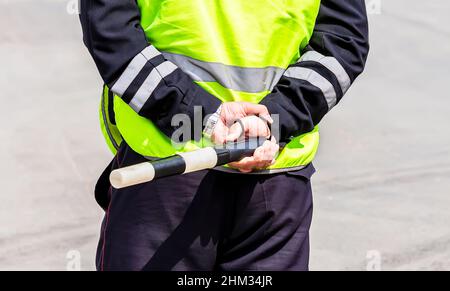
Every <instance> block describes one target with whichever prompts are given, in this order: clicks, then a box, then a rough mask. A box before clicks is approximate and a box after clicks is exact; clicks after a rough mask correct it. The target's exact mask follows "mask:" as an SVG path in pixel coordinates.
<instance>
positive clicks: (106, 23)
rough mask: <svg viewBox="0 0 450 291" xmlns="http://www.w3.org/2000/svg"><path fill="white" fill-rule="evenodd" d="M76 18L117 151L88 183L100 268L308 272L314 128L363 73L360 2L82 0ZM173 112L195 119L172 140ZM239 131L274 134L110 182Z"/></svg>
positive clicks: (363, 23)
mask: <svg viewBox="0 0 450 291" xmlns="http://www.w3.org/2000/svg"><path fill="white" fill-rule="evenodd" d="M81 23H82V27H83V33H84V42H85V44H86V46H87V48H88V50H89V52H90V53H91V55H92V57H93V59H94V61H95V63H96V65H97V68H98V70H99V72H100V75H101V76H102V78H103V80H104V82H105V86H104V89H103V95H102V102H101V107H100V113H101V114H100V115H101V127H102V130H103V133H104V135H105V138H106V142H107V144H108V145H109V147H110V149H111V150H112V151H113V153H114V154H115V158H114V159H113V161H112V162H111V164H110V165H109V166H108V168H107V170H106V171H105V173H103V175H102V177H101V178H100V179H99V182H98V184H97V187H96V198H97V201H98V202H99V204H100V205H101V206H102V207H103V208H104V209H105V211H106V214H105V219H104V221H103V225H102V230H101V237H100V242H99V246H98V252H97V267H98V269H99V270H307V269H308V261H309V228H310V224H311V218H312V191H311V183H310V178H311V175H312V174H313V173H314V168H313V166H312V164H311V163H312V161H313V159H314V156H315V154H316V151H317V148H318V145H319V130H318V124H319V122H320V121H321V120H322V118H323V117H324V116H325V115H326V114H327V113H328V112H329V111H330V110H331V109H332V108H333V107H334V106H335V105H336V104H337V103H338V102H339V101H340V100H341V98H342V97H343V96H344V94H345V93H346V91H347V90H348V89H349V87H350V86H351V84H352V83H353V82H354V81H355V79H356V78H357V76H358V75H359V74H360V73H361V72H362V71H363V69H364V65H365V61H366V58H367V55H368V50H369V46H368V25H367V16H366V9H365V4H364V0H349V1H338V0H322V1H320V0H289V1H281V0H255V1H247V0H211V1H199V0H82V1H81ZM180 115H183V116H186V117H187V118H188V119H190V120H194V116H196V115H200V116H206V119H205V123H204V124H201V127H202V128H201V130H200V132H201V133H202V134H200V136H199V134H198V131H196V130H195V126H192V132H190V133H189V134H188V136H189V137H190V138H189V139H188V140H187V141H185V142H184V143H183V146H182V147H181V148H180V147H176V146H174V143H172V141H171V138H172V136H173V135H174V133H175V132H176V131H177V129H179V128H178V126H173V124H174V123H173V119H174V117H176V116H180ZM271 125H272V126H271ZM273 125H277V126H276V127H275V128H274V126H273ZM196 132H197V133H196ZM275 132H276V134H275ZM242 134H244V135H245V136H264V137H271V136H276V138H275V137H271V138H269V139H268V141H266V142H265V143H264V145H263V146H261V147H260V148H258V149H257V151H256V152H255V154H254V156H253V157H249V158H245V159H243V160H242V161H239V162H236V163H233V164H231V165H228V166H226V167H220V168H216V169H214V170H210V171H202V172H197V173H192V174H188V175H183V176H176V177H169V178H164V179H160V180H156V181H154V182H151V183H147V184H144V185H139V186H134V187H130V188H126V189H121V190H116V189H113V188H112V187H111V186H110V185H109V183H108V180H107V176H108V173H109V172H110V171H111V170H113V169H116V168H118V167H123V166H127V165H132V164H135V163H139V162H142V161H145V160H146V159H152V158H161V157H167V156H170V155H173V154H174V153H176V152H179V151H189V150H192V149H195V148H196V147H201V146H202V144H204V143H203V141H204V140H210V141H212V142H214V143H218V144H221V143H224V142H227V141H233V140H236V139H237V138H239V137H240V136H241V135H242Z"/></svg>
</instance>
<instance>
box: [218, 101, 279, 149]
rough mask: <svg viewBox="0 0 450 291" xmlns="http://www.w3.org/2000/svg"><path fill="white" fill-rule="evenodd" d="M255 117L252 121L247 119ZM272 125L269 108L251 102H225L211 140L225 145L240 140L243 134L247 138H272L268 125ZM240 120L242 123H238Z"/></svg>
mask: <svg viewBox="0 0 450 291" xmlns="http://www.w3.org/2000/svg"><path fill="white" fill-rule="evenodd" d="M249 116H253V117H252V118H251V119H246V117H249ZM256 116H260V117H262V118H263V119H264V120H266V121H267V122H269V123H272V122H273V121H272V118H271V117H270V114H269V111H268V110H267V107H266V106H264V105H260V104H253V103H249V102H225V103H223V104H222V106H221V109H220V115H219V120H218V122H217V124H216V125H215V126H214V130H213V132H212V134H211V140H212V141H213V142H214V143H216V144H224V143H225V142H228V141H233V140H236V139H238V138H239V137H240V136H241V135H242V134H244V133H245V134H246V135H247V136H270V131H268V130H269V128H268V126H267V123H266V122H264V120H263V119H261V118H257V117H256ZM238 120H240V122H237V121H238Z"/></svg>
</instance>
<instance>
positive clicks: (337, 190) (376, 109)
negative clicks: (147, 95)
mask: <svg viewBox="0 0 450 291" xmlns="http://www.w3.org/2000/svg"><path fill="white" fill-rule="evenodd" d="M368 2H370V1H368ZM68 3H70V1H63V0H59V1H57V0H53V1H50V0H40V1H32V0H14V1H7V0H0V27H2V28H3V29H2V31H1V32H0V88H1V90H0V100H1V102H2V106H1V107H0V124H1V125H0V161H1V164H0V183H1V184H0V185H1V187H2V189H1V191H0V269H2V270H6V269H14V270H24V269H37V270H65V269H66V268H67V266H68V265H69V267H73V266H74V265H73V264H71V262H73V260H71V259H70V258H73V257H72V256H73V255H75V257H76V256H78V255H79V256H80V258H81V268H82V269H84V270H89V269H93V268H94V254H95V248H96V243H97V239H98V234H99V224H100V222H101V217H102V212H101V211H100V210H99V208H98V207H97V205H96V204H95V201H94V199H93V197H92V190H93V185H94V183H95V180H96V178H97V176H98V175H99V173H100V171H101V170H102V169H103V167H104V166H105V165H106V164H107V162H108V161H109V159H110V158H111V156H110V154H109V152H108V150H107V148H106V146H105V145H104V143H103V140H102V137H101V134H100V130H99V127H98V121H97V116H98V103H99V94H100V90H101V80H100V78H99V76H98V74H97V72H96V70H95V66H94V64H93V62H92V61H91V59H90V57H89V56H88V54H87V53H86V50H85V49H84V47H83V45H82V42H81V33H80V28H79V23H78V18H77V16H76V15H72V14H70V13H68V11H67V4H68ZM381 5H382V6H381V13H380V14H377V13H372V14H371V15H370V23H371V44H372V50H371V56H370V58H369V62H368V65H367V69H366V72H365V73H364V75H363V76H362V77H361V78H360V79H359V80H358V81H357V82H356V84H355V85H354V86H353V88H352V89H351V90H350V91H349V93H348V94H347V96H346V97H345V98H344V100H343V101H342V103H341V104H340V105H339V106H338V107H337V108H336V109H335V110H333V112H332V113H330V114H329V116H328V117H327V118H326V120H325V121H324V122H323V123H322V126H321V127H322V144H321V147H320V152H319V155H318V158H317V161H316V163H315V165H316V168H317V169H318V173H317V174H316V175H315V177H314V190H315V217H314V221H313V225H312V250H311V269H313V270H329V269H330V270H365V269H367V268H369V269H378V268H381V269H383V270H404V269H406V270H422V269H424V270H450V227H449V221H450V211H449V209H450V190H449V187H450V134H449V133H450V130H449V129H448V125H449V124H450V113H449V108H450V98H449V93H448V89H447V85H448V84H449V81H450V78H449V77H450V58H449V56H450V20H449V19H448V11H450V2H448V1H445V0H430V1H425V2H424V1H418V0H390V1H381ZM69 10H70V9H69ZM375 10H376V9H375ZM375 10H374V11H375ZM375 12H376V11H375Z"/></svg>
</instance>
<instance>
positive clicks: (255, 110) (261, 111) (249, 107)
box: [242, 102, 273, 123]
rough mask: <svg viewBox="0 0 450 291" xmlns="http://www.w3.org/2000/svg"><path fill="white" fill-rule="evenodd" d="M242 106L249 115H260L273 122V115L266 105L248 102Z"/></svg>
mask: <svg viewBox="0 0 450 291" xmlns="http://www.w3.org/2000/svg"><path fill="white" fill-rule="evenodd" d="M242 106H243V108H244V111H245V113H246V114H247V115H259V116H261V117H263V118H264V119H266V120H267V121H268V122H269V123H273V120H272V117H271V116H270V113H269V110H268V109H267V107H266V106H264V105H261V104H253V103H248V102H245V103H242Z"/></svg>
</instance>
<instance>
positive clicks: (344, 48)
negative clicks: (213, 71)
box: [80, 0, 369, 141]
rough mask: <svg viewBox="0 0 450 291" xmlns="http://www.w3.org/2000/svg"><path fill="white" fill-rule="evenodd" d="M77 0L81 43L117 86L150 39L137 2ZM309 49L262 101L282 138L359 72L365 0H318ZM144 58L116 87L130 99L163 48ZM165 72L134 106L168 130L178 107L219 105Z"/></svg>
mask: <svg viewBox="0 0 450 291" xmlns="http://www.w3.org/2000/svg"><path fill="white" fill-rule="evenodd" d="M80 4H81V6H80V8H81V9H80V10H81V15H80V19H81V24H82V28H83V35H84V42H85V44H86V46H87V48H88V50H89V52H90V53H91V55H92V57H93V59H94V61H95V63H96V65H97V68H98V70H99V72H100V75H101V76H102V78H103V80H104V82H105V84H106V85H107V86H108V87H109V88H114V85H115V83H116V82H117V80H118V79H120V77H121V76H122V74H124V71H125V70H126V69H127V68H129V67H130V66H132V65H130V63H132V62H133V60H136V58H140V59H142V58H144V57H145V56H144V55H145V53H144V55H143V54H142V53H141V52H142V51H143V50H144V49H146V48H147V47H148V46H149V43H148V41H147V39H146V37H145V33H144V31H143V30H142V28H141V26H140V12H139V9H138V6H137V4H136V1H135V0H81V3H80ZM307 50H308V51H309V53H307V52H304V56H305V57H304V59H303V60H301V61H299V62H298V63H297V64H295V65H292V66H291V67H290V68H288V70H287V71H286V73H285V74H284V75H283V77H282V78H281V79H280V81H279V83H278V84H277V85H276V86H275V88H274V90H273V92H272V93H271V94H269V95H268V96H266V97H265V98H264V99H263V100H262V102H261V104H264V105H266V106H267V107H268V109H269V112H270V113H271V114H279V118H280V126H281V132H280V138H281V140H283V141H284V140H287V139H288V138H289V137H291V136H295V135H298V134H302V133H306V132H309V131H311V130H312V129H313V128H314V126H315V125H317V124H318V123H319V122H320V121H321V119H322V118H323V117H324V116H325V114H326V113H327V112H329V110H330V109H331V108H332V107H333V106H334V105H335V104H337V103H338V102H339V101H340V100H341V98H342V97H343V95H344V94H345V92H346V91H347V89H348V87H349V86H350V84H351V83H353V81H354V80H355V79H356V78H357V76H358V75H359V74H361V72H362V71H363V69H364V65H365V62H366V58H367V55H368V51H369V44H368V24H367V14H366V7H365V3H364V0H347V1H342V0H322V1H321V7H320V12H319V16H318V19H317V23H316V26H315V29H314V34H313V37H312V39H311V41H310V43H309V46H308V48H307ZM145 60H146V61H147V63H146V64H145V66H143V67H140V66H138V67H137V69H136V68H135V70H139V71H138V72H136V75H135V79H134V80H133V81H132V82H131V83H129V86H128V87H127V88H122V90H117V91H120V92H114V93H116V94H118V95H120V96H121V97H122V99H123V100H124V101H125V102H127V103H128V102H130V100H131V98H132V96H134V95H135V94H136V92H137V91H138V90H139V88H140V86H141V85H142V83H143V82H145V80H146V77H147V76H148V75H149V74H150V73H151V72H152V71H153V69H154V68H155V67H158V66H160V65H162V64H163V63H164V62H165V61H166V60H165V59H164V57H163V56H162V55H161V56H158V57H156V58H153V59H151V60H150V59H148V60H147V59H145ZM162 77H163V78H162V80H163V82H160V84H158V86H157V87H156V88H155V90H154V91H153V92H152V93H151V96H148V98H146V101H145V104H142V107H139V109H137V111H138V113H139V114H140V115H141V116H144V117H146V118H149V119H150V120H152V121H153V122H154V123H155V124H156V125H157V126H158V127H159V128H160V129H161V130H162V131H163V132H164V133H165V134H166V135H167V136H171V135H172V133H173V131H174V130H176V128H174V127H172V126H171V119H172V117H173V116H174V115H175V114H178V113H184V114H187V115H188V116H190V117H191V118H193V115H194V106H202V109H203V116H206V115H207V114H211V113H213V112H215V111H216V109H217V108H218V107H219V105H220V101H219V100H218V99H217V98H215V97H214V96H212V95H211V94H209V93H208V92H206V91H205V90H203V89H202V88H201V87H199V86H198V85H196V84H195V83H194V82H193V81H192V80H191V79H190V78H189V76H188V75H187V74H186V73H184V72H183V71H182V70H181V69H179V68H171V70H170V71H168V72H167V74H166V75H164V76H162ZM116 87H117V86H116ZM125 89H126V90H125ZM113 91H114V90H113ZM191 120H192V119H191Z"/></svg>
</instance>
